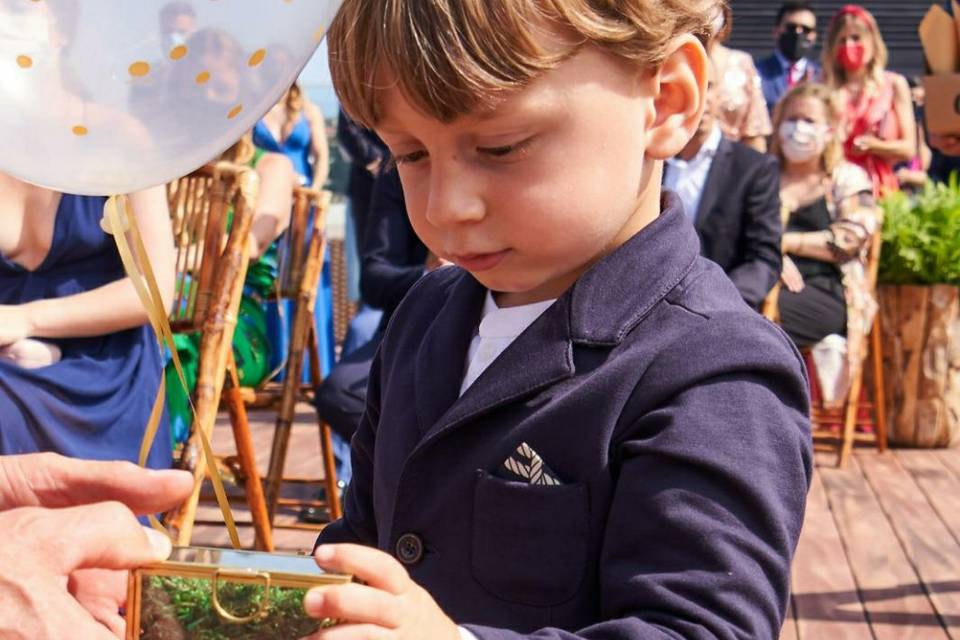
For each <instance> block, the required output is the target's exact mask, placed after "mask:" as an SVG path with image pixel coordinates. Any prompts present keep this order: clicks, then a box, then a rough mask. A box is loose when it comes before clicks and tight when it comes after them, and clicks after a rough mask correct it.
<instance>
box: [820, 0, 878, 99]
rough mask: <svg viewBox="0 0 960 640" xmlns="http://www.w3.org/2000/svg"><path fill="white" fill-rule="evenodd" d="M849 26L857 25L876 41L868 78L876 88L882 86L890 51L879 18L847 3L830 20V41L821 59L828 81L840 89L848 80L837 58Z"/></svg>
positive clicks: (828, 32)
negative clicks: (881, 30)
mask: <svg viewBox="0 0 960 640" xmlns="http://www.w3.org/2000/svg"><path fill="white" fill-rule="evenodd" d="M848 25H853V26H855V27H857V28H858V29H859V30H860V32H861V33H863V34H864V35H865V36H866V37H867V38H868V39H870V41H871V42H872V43H873V59H872V60H870V62H869V64H868V65H867V78H868V79H869V81H870V82H872V83H873V84H874V87H876V86H879V85H880V84H881V83H882V82H883V72H884V71H885V70H886V68H887V61H888V59H889V56H890V54H889V52H888V51H887V45H886V43H885V42H884V41H883V36H882V35H880V26H879V25H878V24H877V20H876V18H874V17H873V14H872V13H870V12H869V11H867V10H866V9H864V8H863V7H861V6H858V5H847V6H846V7H844V8H842V9H841V10H840V11H838V12H837V14H836V15H835V16H834V17H833V20H831V21H830V28H829V30H828V31H827V43H826V46H824V48H823V54H822V59H821V63H822V66H823V78H824V82H825V83H826V84H827V86H828V87H830V88H832V89H839V88H840V87H842V86H843V85H844V84H846V82H847V72H846V71H845V70H844V68H843V67H842V66H841V65H840V62H839V61H838V60H837V45H838V44H839V43H838V39H839V37H840V32H841V31H843V30H844V29H845V28H846V27H847V26H848Z"/></svg>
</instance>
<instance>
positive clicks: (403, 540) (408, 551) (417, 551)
mask: <svg viewBox="0 0 960 640" xmlns="http://www.w3.org/2000/svg"><path fill="white" fill-rule="evenodd" d="M395 550H396V553H397V558H398V559H399V560H400V562H402V563H403V564H407V565H410V564H416V563H418V562H420V558H422V557H423V540H421V539H420V536H418V535H417V534H415V533H405V534H403V535H402V536H400V538H399V539H398V540H397V546H396V547H395Z"/></svg>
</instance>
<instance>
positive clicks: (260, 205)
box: [166, 133, 299, 442]
mask: <svg viewBox="0 0 960 640" xmlns="http://www.w3.org/2000/svg"><path fill="white" fill-rule="evenodd" d="M220 160H222V161H227V162H232V163H235V164H240V165H245V166H248V167H250V168H252V169H254V170H256V172H257V177H258V179H259V180H258V185H259V188H258V190H257V199H256V202H255V203H254V206H253V220H252V222H251V225H250V235H249V237H248V239H247V247H248V249H247V257H248V258H249V260H250V263H249V266H248V268H247V276H246V280H245V281H244V288H243V296H242V298H241V300H240V309H239V311H238V313H237V326H236V329H235V331H234V334H233V355H234V359H235V361H236V363H237V374H238V377H239V380H240V384H241V385H242V386H244V387H255V386H257V385H258V384H260V383H261V382H263V380H264V379H265V378H266V377H267V375H268V374H269V373H270V372H271V368H270V366H269V363H270V360H271V357H272V356H273V354H274V352H275V350H276V348H277V347H276V346H275V345H274V344H272V343H271V341H270V336H269V334H268V330H267V314H266V309H265V304H266V303H267V302H269V301H270V300H271V296H272V295H273V291H274V284H275V282H276V279H277V276H278V275H279V273H278V272H279V265H278V252H279V247H278V245H279V242H278V239H279V238H280V237H281V236H282V235H283V232H284V231H286V229H287V226H289V224H290V210H291V208H292V207H293V190H294V188H295V187H296V185H297V184H298V182H299V181H298V179H297V175H296V173H295V172H294V169H293V164H292V163H291V162H290V160H289V159H288V158H287V157H286V156H284V155H283V154H280V153H270V152H266V151H263V150H262V149H258V148H256V147H254V145H253V142H252V140H251V135H250V133H246V134H244V135H243V136H242V137H241V138H240V139H239V140H238V141H237V142H236V143H234V145H233V146H231V147H230V148H229V149H227V150H226V151H224V152H223V154H221V156H220ZM174 341H175V342H176V345H177V353H178V355H179V356H180V362H181V364H182V365H183V372H184V377H185V379H186V381H187V385H188V386H189V387H190V388H191V392H192V389H193V387H194V385H195V384H196V378H197V369H198V367H199V358H200V335H199V334H189V335H185V334H177V335H175V336H174ZM166 379H167V406H168V407H169V410H170V423H171V427H172V430H173V435H174V441H175V442H183V441H185V440H186V438H187V436H188V435H189V427H190V424H191V422H192V419H193V415H192V413H191V409H190V401H189V399H188V397H187V391H186V390H185V389H184V388H183V385H182V384H181V383H180V378H179V376H178V374H177V371H176V369H175V368H174V365H173V363H172V362H170V363H168V364H167V370H166Z"/></svg>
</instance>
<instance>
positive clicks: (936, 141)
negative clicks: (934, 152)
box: [929, 133, 960, 156]
mask: <svg viewBox="0 0 960 640" xmlns="http://www.w3.org/2000/svg"><path fill="white" fill-rule="evenodd" d="M929 139H930V146H931V147H933V148H935V149H938V150H939V151H940V152H941V153H943V154H944V155H948V156H960V135H955V136H954V135H950V136H946V135H942V134H937V133H931V134H930V137H929Z"/></svg>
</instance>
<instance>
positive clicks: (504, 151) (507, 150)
mask: <svg viewBox="0 0 960 640" xmlns="http://www.w3.org/2000/svg"><path fill="white" fill-rule="evenodd" d="M529 142H530V139H529V138H528V139H527V140H523V141H521V142H518V143H516V144H505V145H502V146H499V147H477V153H479V154H481V155H485V156H490V157H493V158H505V157H507V156H510V155H514V154H519V153H522V152H523V151H525V150H526V147H527V144H528V143H529Z"/></svg>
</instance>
